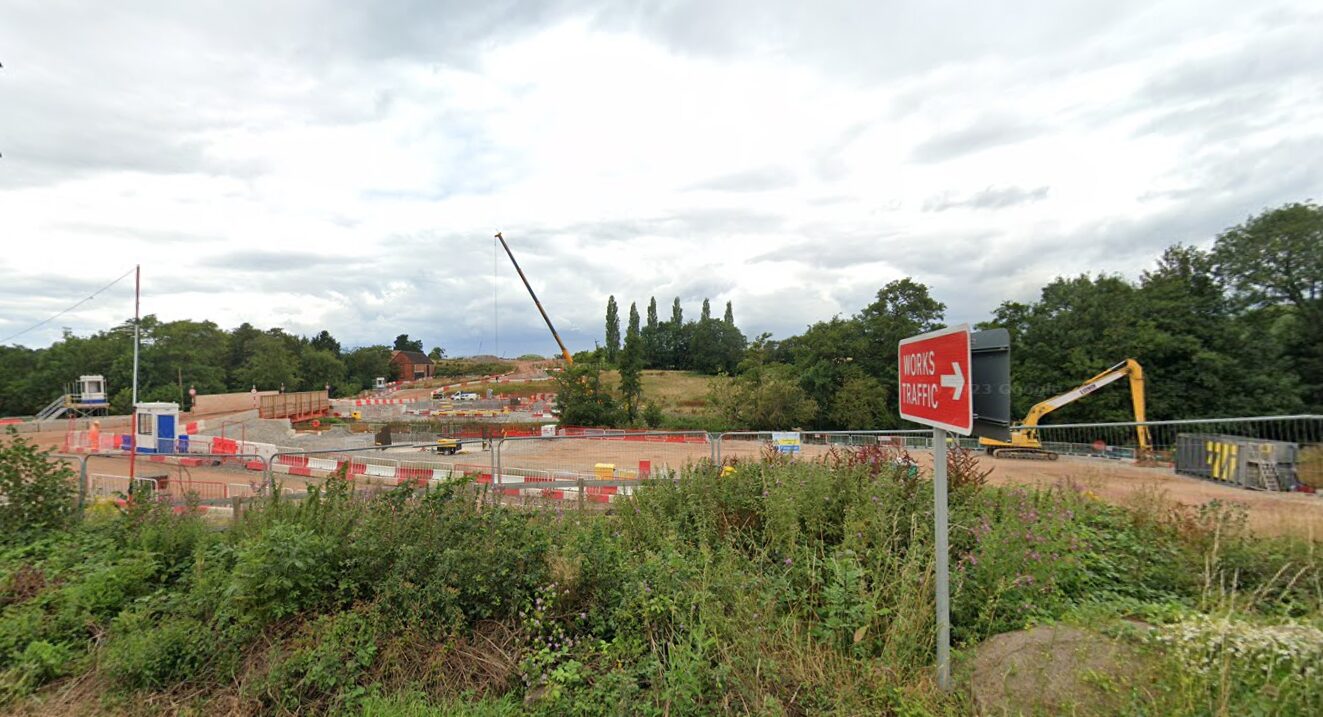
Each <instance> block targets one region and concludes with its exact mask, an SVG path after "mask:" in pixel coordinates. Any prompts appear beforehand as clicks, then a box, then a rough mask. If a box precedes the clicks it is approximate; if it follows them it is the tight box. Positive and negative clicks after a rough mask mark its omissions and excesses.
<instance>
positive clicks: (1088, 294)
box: [561, 203, 1323, 429]
mask: <svg viewBox="0 0 1323 717" xmlns="http://www.w3.org/2000/svg"><path fill="white" fill-rule="evenodd" d="M704 305H705V311H704V317H703V318H702V319H700V320H699V322H697V323H691V324H684V323H683V322H682V320H681V316H682V315H681V313H680V310H679V301H678V299H677V301H676V303H675V305H674V309H673V316H672V320H671V321H669V322H662V323H660V324H657V323H654V322H650V325H651V326H654V327H655V328H653V329H652V333H651V334H650V335H651V336H652V337H654V338H653V343H651V344H650V343H649V342H648V341H647V340H643V341H642V346H643V355H644V357H645V358H644V365H645V366H650V367H657V368H691V369H695V370H700V371H705V372H710V373H718V372H720V373H725V374H727V375H728V376H729V379H728V380H721V381H716V382H714V384H713V386H712V390H711V393H710V395H709V397H708V401H709V404H710V406H711V407H712V409H713V411H714V413H715V414H716V415H715V424H714V426H713V427H714V428H716V427H720V428H751V429H774V428H790V427H803V428H816V429H866V428H893V427H900V426H901V425H902V422H901V420H900V417H899V415H898V414H897V412H896V403H897V402H896V391H897V375H896V373H897V360H898V355H897V344H898V342H899V341H900V339H902V338H905V337H908V336H913V335H915V334H919V333H923V332H926V331H932V330H935V329H938V328H942V327H943V326H945V325H946V323H945V322H946V305H945V304H944V303H942V302H941V301H938V300H937V299H936V298H934V297H933V296H932V294H931V292H930V290H929V288H928V287H927V286H925V285H924V284H922V283H920V282H916V281H914V280H913V279H909V278H905V279H900V280H897V281H892V282H890V283H888V284H887V285H886V286H884V287H882V288H881V289H880V290H879V291H878V292H877V294H876V297H875V299H874V301H872V302H871V303H869V304H868V305H867V306H865V307H863V308H862V309H860V310H859V311H858V313H856V314H853V315H851V316H848V317H842V316H835V317H832V318H831V319H828V320H825V321H819V322H817V323H814V324H812V325H811V326H809V327H808V328H807V330H805V331H804V333H802V334H800V335H797V336H792V337H789V338H786V339H781V340H774V339H773V338H772V337H771V335H770V334H763V335H761V336H758V337H755V338H754V339H753V340H752V341H751V342H748V343H747V345H746V342H745V341H744V337H743V335H742V334H738V343H739V344H741V346H740V348H739V349H738V350H736V349H735V345H736V343H737V342H736V341H735V340H734V339H733V338H732V340H731V342H730V344H729V346H727V345H725V344H721V343H718V345H719V346H721V349H720V350H719V351H718V352H717V353H718V354H719V355H720V356H721V357H722V358H721V360H720V361H715V362H709V361H706V360H703V359H699V358H698V357H699V356H702V355H704V351H706V350H707V349H708V345H707V344H706V341H707V339H706V335H704V334H702V332H701V331H700V327H702V326H704V322H708V321H712V320H711V319H710V317H709V316H708V312H707V311H706V302H704ZM613 317H616V307H615V300H614V297H612V299H611V300H610V301H609V302H608V306H607V333H606V339H607V341H606V346H605V347H603V348H602V349H601V350H599V351H598V352H597V354H596V357H597V358H601V359H602V360H604V361H607V362H611V361H612V360H613V357H618V356H621V355H623V354H624V349H623V348H621V349H617V348H616V346H617V344H616V342H615V341H616V338H618V336H619V332H618V327H617V328H616V329H615V330H614V332H613V328H612V327H613V321H618V317H617V318H614V319H613ZM654 317H655V301H654V302H652V304H651V305H650V307H649V318H650V319H652V318H654ZM729 318H730V309H729V305H728V306H727V319H729ZM713 323H716V324H723V323H724V324H725V325H730V326H733V322H732V321H726V322H713ZM993 327H1003V328H1006V329H1007V330H1008V331H1009V332H1010V334H1011V366H1012V370H1011V380H1012V397H1011V398H1012V407H1013V410H1014V413H1015V415H1016V416H1017V417H1018V416H1023V415H1025V413H1027V412H1028V410H1029V408H1030V407H1031V406H1032V405H1033V404H1035V403H1037V402H1039V401H1041V400H1043V399H1045V398H1048V397H1051V396H1053V395H1056V394H1058V393H1062V392H1064V391H1067V390H1069V389H1072V388H1074V387H1076V386H1079V385H1080V384H1082V383H1083V382H1084V381H1085V380H1087V379H1088V378H1089V377H1091V376H1093V375H1095V374H1097V373H1099V372H1101V371H1103V370H1105V369H1107V368H1108V367H1110V366H1113V365H1115V364H1117V363H1119V362H1121V361H1123V360H1124V359H1126V358H1134V359H1136V360H1138V361H1139V362H1140V363H1141V364H1142V365H1143V367H1144V369H1145V374H1146V378H1147V380H1146V388H1147V393H1148V409H1149V410H1148V417H1149V419H1150V420H1158V419H1175V418H1206V417H1224V416H1248V415H1274V414H1276V415H1280V414H1286V413H1295V412H1310V413H1320V412H1323V208H1320V207H1319V206H1317V205H1316V204H1312V203H1292V204H1287V205H1284V206H1281V207H1277V208H1274V209H1269V210H1265V211H1263V212H1262V213H1260V214H1258V215H1255V216H1251V217H1249V218H1248V219H1247V220H1246V221H1245V222H1243V223H1242V224H1239V225H1236V226H1234V227H1231V228H1229V229H1227V230H1225V231H1223V232H1221V233H1220V234H1218V235H1217V237H1216V238H1215V240H1214V241H1213V243H1212V246H1211V248H1209V249H1206V250H1205V249H1200V248H1197V247H1192V246H1185V245H1179V244H1178V245H1175V246H1171V247H1169V248H1168V249H1167V250H1166V251H1165V252H1164V253H1163V254H1162V256H1161V257H1160V258H1159V259H1158V261H1157V263H1156V265H1155V266H1153V267H1152V268H1150V269H1149V270H1147V271H1144V272H1143V273H1142V274H1141V275H1140V276H1139V278H1138V279H1137V280H1134V281H1131V280H1127V279H1124V278H1122V277H1120V276H1117V275H1111V274H1097V275H1091V274H1085V275H1081V276H1074V277H1058V278H1057V279H1055V280H1053V281H1052V282H1051V283H1049V284H1048V285H1047V286H1045V287H1043V289H1042V291H1041V292H1040V294H1039V297H1038V298H1037V299H1036V300H1034V301H1031V302H1028V303H1022V302H1015V301H1007V302H1004V303H1002V304H1001V305H1000V306H998V307H997V308H996V309H995V310H994V311H993V312H992V318H991V319H990V320H989V321H986V322H983V323H980V324H979V325H978V328H993ZM644 331H645V332H646V331H647V327H645V329H644ZM735 335H737V331H736V332H732V334H731V336H732V337H734V336H735ZM626 343H628V339H626ZM616 360H617V361H618V360H619V359H616ZM582 371H584V372H589V373H591V371H592V369H591V368H588V367H586V368H584V369H582ZM622 375H623V369H622ZM594 386H597V384H595V383H594V382H592V381H589V382H587V383H585V382H583V381H577V382H576V383H575V385H573V386H571V387H569V388H568V390H569V391H570V395H571V396H572V395H574V393H575V392H579V393H585V392H586V393H587V394H589V395H590V396H592V395H593V393H594V391H593V390H589V389H592V388H593V387H594ZM562 388H565V387H564V386H563V387H562ZM598 388H600V389H601V391H602V392H603V393H604V394H606V395H605V396H604V397H602V396H597V397H594V398H593V400H594V401H596V402H597V404H598V405H603V404H604V403H606V402H608V401H609V399H610V395H609V393H610V392H609V391H608V390H607V388H606V387H600V386H598ZM639 400H641V399H640V398H638V397H635V399H634V401H635V403H637V402H638V401H639ZM561 404H562V405H563V406H564V405H565V401H564V400H562V401H561ZM609 415H611V414H610V412H609V411H599V412H597V413H596V414H594V413H592V412H588V414H587V415H586V416H581V417H582V418H599V419H600V418H603V417H606V416H609ZM626 417H628V412H626ZM1133 417H1134V413H1133V410H1132V408H1131V405H1130V396H1129V392H1127V391H1125V390H1104V391H1101V392H1099V393H1097V394H1092V395H1090V396H1088V397H1087V398H1086V399H1083V400H1080V401H1078V402H1076V403H1074V404H1072V405H1070V406H1069V407H1067V408H1063V409H1061V410H1060V411H1059V413H1058V415H1057V416H1055V417H1054V418H1056V419H1057V420H1070V421H1080V422H1087V421H1125V420H1133ZM649 423H650V425H651V422H649Z"/></svg>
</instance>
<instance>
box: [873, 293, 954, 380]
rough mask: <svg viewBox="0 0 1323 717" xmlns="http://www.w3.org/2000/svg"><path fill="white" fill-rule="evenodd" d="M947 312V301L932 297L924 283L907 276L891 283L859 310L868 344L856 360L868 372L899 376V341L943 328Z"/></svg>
mask: <svg viewBox="0 0 1323 717" xmlns="http://www.w3.org/2000/svg"><path fill="white" fill-rule="evenodd" d="M945 311H946V304H943V303H942V302H940V301H938V300H936V299H934V298H932V296H931V295H930V294H929V293H928V287H927V286H925V285H923V284H920V283H918V282H916V281H913V280H912V279H909V278H908V277H907V278H904V279H898V280H896V281H892V282H890V283H888V284H887V285H886V286H884V287H882V288H881V289H879V290H878V292H877V299H876V300H875V301H873V303H871V304H869V305H868V306H865V307H864V309H863V311H860V312H859V316H858V317H857V321H858V322H859V328H860V330H861V331H862V333H863V338H864V342H865V345H864V347H863V348H864V350H863V353H862V355H861V356H858V357H856V360H857V361H858V362H859V363H860V365H861V366H862V367H863V369H864V370H865V371H866V372H867V373H868V374H869V375H872V376H875V377H878V378H882V377H884V376H885V377H894V376H896V370H897V369H896V367H897V362H898V361H899V360H900V359H899V351H898V348H897V346H898V344H899V343H900V340H901V339H903V338H906V337H909V336H914V335H915V334H922V333H925V332H928V331H932V330H934V329H940V328H942V326H943V324H942V318H943V316H944V314H945ZM893 383H894V382H893Z"/></svg>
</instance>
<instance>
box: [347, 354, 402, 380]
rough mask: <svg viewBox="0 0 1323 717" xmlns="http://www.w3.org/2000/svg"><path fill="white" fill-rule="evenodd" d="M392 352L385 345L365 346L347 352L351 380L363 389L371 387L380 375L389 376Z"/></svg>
mask: <svg viewBox="0 0 1323 717" xmlns="http://www.w3.org/2000/svg"><path fill="white" fill-rule="evenodd" d="M390 352H391V350H390V349H388V348H386V347H385V346H364V347H362V348H357V349H354V350H353V351H350V352H349V353H347V354H345V368H346V369H347V371H348V374H349V376H348V378H349V382H350V383H351V384H353V385H355V386H357V387H358V389H359V390H362V389H365V388H371V387H372V384H373V383H374V382H375V381H376V379H377V377H378V376H383V377H384V376H389V375H390V371H391V368H392V366H391V362H390Z"/></svg>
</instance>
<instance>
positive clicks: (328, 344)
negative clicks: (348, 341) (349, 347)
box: [308, 329, 340, 358]
mask: <svg viewBox="0 0 1323 717" xmlns="http://www.w3.org/2000/svg"><path fill="white" fill-rule="evenodd" d="M308 343H309V344H310V345H311V346H312V347H313V348H315V349H318V350H320V351H330V352H331V353H333V354H335V356H336V357H337V358H339V356H340V342H339V341H336V340H335V337H334V336H332V335H331V332H330V331H327V330H326V329H322V330H321V331H320V332H318V334H317V335H316V336H314V337H312V340H311V341H309V342H308Z"/></svg>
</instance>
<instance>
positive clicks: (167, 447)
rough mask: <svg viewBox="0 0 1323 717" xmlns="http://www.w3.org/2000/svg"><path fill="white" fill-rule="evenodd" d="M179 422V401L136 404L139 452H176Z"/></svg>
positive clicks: (135, 434) (136, 433)
mask: <svg viewBox="0 0 1323 717" xmlns="http://www.w3.org/2000/svg"><path fill="white" fill-rule="evenodd" d="M178 423H179V404H177V403H139V404H136V405H135V406H134V417H133V425H134V437H135V441H136V442H137V444H138V452H139V453H174V452H175V433H176V431H177V428H176V427H177V425H178Z"/></svg>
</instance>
